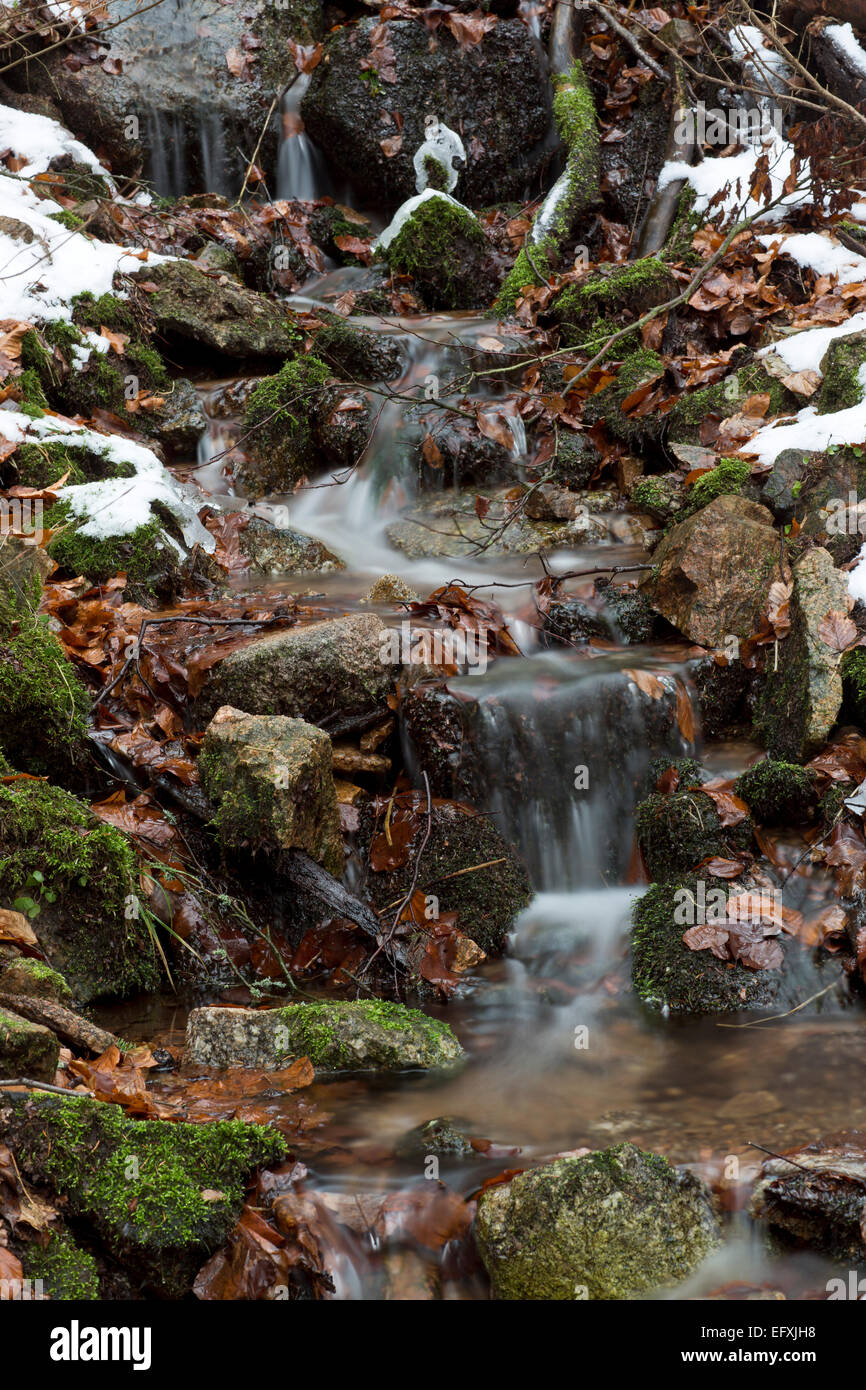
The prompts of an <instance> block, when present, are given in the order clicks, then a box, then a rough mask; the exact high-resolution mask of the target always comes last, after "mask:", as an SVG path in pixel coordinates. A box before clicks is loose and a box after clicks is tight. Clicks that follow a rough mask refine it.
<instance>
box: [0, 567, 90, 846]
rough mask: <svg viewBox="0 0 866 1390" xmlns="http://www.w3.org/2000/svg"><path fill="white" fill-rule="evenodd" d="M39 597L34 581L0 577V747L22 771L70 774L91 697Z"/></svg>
mask: <svg viewBox="0 0 866 1390" xmlns="http://www.w3.org/2000/svg"><path fill="white" fill-rule="evenodd" d="M0 563H2V559H0ZM2 580H3V574H2V572H0V581H2ZM37 602H38V585H37V584H33V585H31V586H29V590H28V591H27V592H22V591H21V590H20V589H19V588H18V587H17V586H16V587H14V588H13V587H12V585H11V584H5V585H4V584H3V583H2V582H0V748H2V749H3V751H4V752H5V753H6V756H7V757H8V758H9V760H10V762H12V763H14V764H16V765H17V766H18V767H20V768H21V769H22V770H23V771H26V772H29V773H31V774H35V775H46V774H47V775H50V776H69V775H71V774H76V773H78V772H80V770H81V768H82V766H83V764H84V761H85V754H86V735H87V714H88V706H89V701H88V698H87V694H86V692H85V689H84V686H83V685H82V683H81V681H80V680H79V678H78V675H77V674H76V672H75V670H74V668H73V666H72V664H71V663H70V661H69V660H68V658H67V656H66V653H65V652H64V650H63V648H62V647H61V645H60V643H59V642H58V640H57V638H56V637H55V636H54V634H53V633H52V632H49V630H48V620H47V618H44V617H41V616H39V615H38V614H37V613H36V612H35V605H36V603H37ZM0 834H2V829H0Z"/></svg>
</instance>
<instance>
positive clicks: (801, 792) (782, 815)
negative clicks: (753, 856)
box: [734, 758, 817, 825]
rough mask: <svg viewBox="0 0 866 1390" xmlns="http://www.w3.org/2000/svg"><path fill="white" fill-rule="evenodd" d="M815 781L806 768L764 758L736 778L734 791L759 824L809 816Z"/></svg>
mask: <svg viewBox="0 0 866 1390" xmlns="http://www.w3.org/2000/svg"><path fill="white" fill-rule="evenodd" d="M816 784H817V776H816V774H815V773H814V772H813V771H812V770H811V769H810V768H807V767H800V765H799V764H798V763H785V762H780V761H777V760H775V759H773V758H766V759H765V760H764V761H763V762H760V763H756V764H755V766H754V767H750V768H748V769H747V771H746V772H744V773H742V775H741V776H740V777H738V778H737V780H736V782H735V783H734V791H735V793H736V795H737V796H739V797H742V799H743V801H745V803H746V805H747V806H748V808H749V810H750V812H751V814H752V816H753V817H754V819H755V820H756V821H757V822H758V824H759V825H786V824H789V823H790V822H792V821H793V822H794V823H799V822H801V821H803V820H809V819H810V818H811V816H812V814H813V813H814V810H815V795H816Z"/></svg>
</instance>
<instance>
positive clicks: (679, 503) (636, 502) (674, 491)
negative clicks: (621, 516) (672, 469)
mask: <svg viewBox="0 0 866 1390" xmlns="http://www.w3.org/2000/svg"><path fill="white" fill-rule="evenodd" d="M684 493H685V488H684V485H683V480H682V477H681V475H680V474H679V473H660V474H656V475H654V476H652V477H649V478H638V479H637V481H636V482H635V483H634V484H633V486H632V488H631V491H630V492H629V503H630V506H631V509H632V510H633V511H638V512H649V514H650V516H652V517H654V518H655V519H656V520H657V521H670V519H671V518H672V517H674V516H678V515H679V513H680V512H681V511H682V509H683V505H684Z"/></svg>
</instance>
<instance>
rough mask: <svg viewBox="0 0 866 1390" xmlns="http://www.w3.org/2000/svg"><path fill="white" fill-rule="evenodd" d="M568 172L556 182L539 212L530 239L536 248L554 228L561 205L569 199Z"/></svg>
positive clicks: (561, 175) (564, 172) (562, 174)
mask: <svg viewBox="0 0 866 1390" xmlns="http://www.w3.org/2000/svg"><path fill="white" fill-rule="evenodd" d="M570 182H571V180H570V178H569V173H568V170H567V169H565V170H564V171H563V172H562V173H561V174H560V176H559V178H558V179H557V180H556V183H555V184H554V185H553V187H552V188H551V190H550V192H549V193H548V195H547V197H546V198H545V200H544V202H543V203H542V205H541V207H540V208H539V210H538V213H537V215H536V218H535V221H534V222H533V224H532V231H531V232H530V237H531V239H532V242H533V244H534V245H535V246H538V244H539V242H542V241H543V240H544V238H545V237H546V236H547V234H548V232H549V231H550V229H551V228H552V226H553V224H554V222H555V220H556V213H557V210H558V208H559V205H560V203H561V202H563V200H564V199H565V198H567V197H568V190H569V185H570Z"/></svg>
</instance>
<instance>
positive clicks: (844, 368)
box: [816, 332, 866, 415]
mask: <svg viewBox="0 0 866 1390" xmlns="http://www.w3.org/2000/svg"><path fill="white" fill-rule="evenodd" d="M864 367H866V333H864V332H861V333H849V334H847V335H846V336H845V337H844V338H834V339H833V341H832V342H831V343H830V346H829V347H828V349H827V351H826V352H825V354H824V356H823V358H822V359H821V374H822V376H823V378H824V381H823V384H822V386H821V390H820V391H819V392H818V397H817V400H816V406H817V409H818V414H819V415H830V414H833V413H834V412H835V411H837V410H849V409H850V408H851V406H854V405H859V404H860V402H861V401H862V400H863V398H864V396H866V375H864V371H863V369H864Z"/></svg>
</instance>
